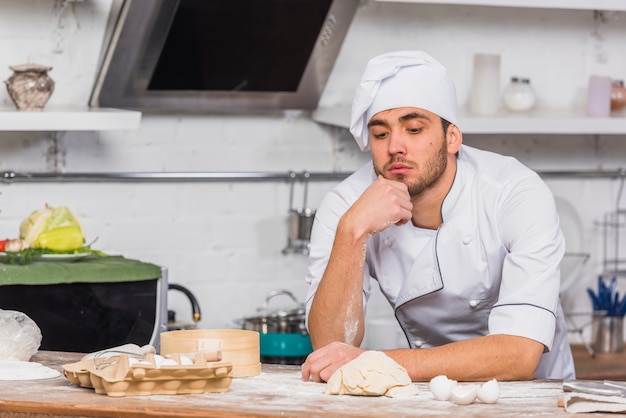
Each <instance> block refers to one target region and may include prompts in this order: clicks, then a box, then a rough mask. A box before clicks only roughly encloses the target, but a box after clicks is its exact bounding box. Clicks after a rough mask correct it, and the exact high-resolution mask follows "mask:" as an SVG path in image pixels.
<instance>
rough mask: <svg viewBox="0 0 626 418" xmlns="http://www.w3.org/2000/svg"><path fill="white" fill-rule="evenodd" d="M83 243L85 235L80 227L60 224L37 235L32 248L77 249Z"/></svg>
mask: <svg viewBox="0 0 626 418" xmlns="http://www.w3.org/2000/svg"><path fill="white" fill-rule="evenodd" d="M84 244H85V237H84V236H83V231H81V229H80V227H78V226H75V225H72V226H62V227H60V228H54V229H51V230H49V231H46V232H42V233H41V234H39V235H37V238H36V239H35V242H34V243H33V247H34V248H49V249H51V250H54V251H72V250H77V249H79V248H80V247H82V246H83V245H84Z"/></svg>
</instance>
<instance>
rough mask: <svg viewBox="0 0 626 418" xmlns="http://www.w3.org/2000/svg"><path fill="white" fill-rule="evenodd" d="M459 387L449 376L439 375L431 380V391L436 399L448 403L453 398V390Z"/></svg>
mask: <svg viewBox="0 0 626 418" xmlns="http://www.w3.org/2000/svg"><path fill="white" fill-rule="evenodd" d="M456 385H457V381H456V380H450V379H448V377H447V376H444V375H439V376H435V377H433V378H432V379H430V391H431V392H432V394H433V396H434V397H435V399H438V400H440V401H447V400H449V399H450V397H451V396H452V388H453V387H455V386H456Z"/></svg>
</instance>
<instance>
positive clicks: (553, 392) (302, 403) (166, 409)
mask: <svg viewBox="0 0 626 418" xmlns="http://www.w3.org/2000/svg"><path fill="white" fill-rule="evenodd" d="M81 356H82V355H81V354H77V353H62V352H39V353H37V354H36V355H35V356H34V357H33V358H32V360H31V361H34V362H39V363H42V364H44V365H47V366H49V367H52V368H54V369H56V370H59V371H62V368H61V366H62V365H63V364H69V363H73V362H75V361H78V360H79V359H80V357H81ZM415 385H417V386H418V388H419V389H420V393H419V394H418V395H417V396H414V397H409V398H386V397H360V396H346V395H344V396H331V395H325V394H323V390H324V385H323V384H320V383H313V382H302V381H301V379H300V367H298V366H280V365H268V364H264V365H263V371H262V373H261V374H260V375H259V376H254V377H246V378H235V379H233V382H232V384H231V386H230V387H229V389H228V392H226V393H205V394H200V395H172V396H165V395H152V396H126V397H120V398H115V397H109V396H106V395H101V394H96V393H95V392H94V391H93V390H92V389H87V388H81V387H77V386H74V385H72V384H70V382H69V381H68V380H67V379H66V378H65V377H64V376H61V377H57V378H53V379H43V380H31V381H2V380H0V412H1V413H0V415H2V416H12V417H18V416H19V417H23V418H24V417H43V416H46V417H50V416H63V417H68V416H89V417H91V416H94V417H95V416H99V417H103V416H108V417H111V416H114V417H133V418H137V417H183V416H185V417H220V418H233V417H278V416H280V417H322V416H323V417H325V418H327V417H333V418H334V417H352V416H358V417H364V418H368V417H384V418H388V417H391V416H396V417H401V416H415V415H420V416H437V417H441V416H455V417H457V416H464V417H480V418H490V417H503V416H506V417H521V416H526V417H527V416H530V415H542V416H550V417H554V416H565V415H569V414H567V413H566V412H565V411H564V410H563V408H560V407H558V406H557V401H558V398H560V397H562V396H563V391H562V382H561V381H555V380H553V381H548V380H536V381H530V382H500V393H501V395H500V400H499V401H498V403H497V404H493V405H486V404H481V403H479V402H475V403H474V404H472V405H467V406H461V405H455V404H453V403H451V402H445V401H437V400H435V399H434V398H433V397H432V394H431V393H430V391H429V389H428V384H427V383H416V384H415ZM8 413H10V415H9V414H8ZM577 416H580V417H584V416H588V417H598V414H577Z"/></svg>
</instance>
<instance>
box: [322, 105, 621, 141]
mask: <svg viewBox="0 0 626 418" xmlns="http://www.w3.org/2000/svg"><path fill="white" fill-rule="evenodd" d="M313 120H315V121H317V122H320V123H325V124H328V125H333V126H339V127H342V128H349V124H350V106H338V107H332V108H331V107H329V108H318V109H316V110H315V111H314V112H313ZM459 126H460V127H461V131H463V133H465V134H572V135H588V134H589V135H624V134H626V114H625V113H624V112H621V113H619V114H614V115H612V116H611V117H609V118H590V117H587V116H585V115H584V114H583V113H582V111H581V112H576V111H566V110H534V111H532V112H528V113H507V112H504V111H503V112H501V113H500V114H498V115H496V116H492V117H474V116H471V115H468V114H467V112H465V111H463V110H461V111H460V112H459Z"/></svg>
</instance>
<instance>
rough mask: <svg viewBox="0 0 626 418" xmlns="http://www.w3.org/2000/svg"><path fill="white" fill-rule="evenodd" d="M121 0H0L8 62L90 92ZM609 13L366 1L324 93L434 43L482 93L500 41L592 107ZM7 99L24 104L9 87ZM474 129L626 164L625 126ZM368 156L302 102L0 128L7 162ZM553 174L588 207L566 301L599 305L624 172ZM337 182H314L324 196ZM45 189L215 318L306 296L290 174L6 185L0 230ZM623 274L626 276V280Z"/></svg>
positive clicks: (541, 85)
mask: <svg viewBox="0 0 626 418" xmlns="http://www.w3.org/2000/svg"><path fill="white" fill-rule="evenodd" d="M109 3H110V2H109V0H85V1H77V2H67V3H64V2H62V1H51V0H0V51H2V54H0V78H2V79H3V80H5V79H6V78H8V77H9V75H10V74H11V71H10V70H9V69H8V66H9V65H15V64H22V63H24V62H26V61H27V60H28V58H29V57H32V58H33V60H34V61H35V62H37V63H40V64H45V65H49V66H52V67H53V70H52V71H51V72H50V76H51V77H52V78H54V79H55V81H56V90H55V93H54V95H53V97H52V99H51V100H50V102H49V104H48V106H51V107H52V106H63V105H75V106H78V105H81V106H82V105H86V104H87V102H88V98H89V94H90V92H91V87H92V84H93V80H94V77H95V73H96V69H97V63H98V59H99V53H100V46H101V43H102V36H103V28H104V25H105V22H106V18H107V12H108V6H109ZM64 4H66V5H67V7H66V8H65V9H64V8H63V5H64ZM605 17H606V22H605V23H600V22H599V21H598V20H594V18H593V13H592V12H591V11H588V12H572V11H557V10H549V9H542V10H526V9H509V8H502V9H500V8H495V9H492V8H486V7H477V8H471V7H461V6H456V7H451V6H427V5H421V6H419V7H417V6H415V5H407V4H386V3H371V4H370V3H368V2H363V4H362V6H361V8H360V10H359V12H358V14H357V16H356V18H355V21H354V24H353V26H352V28H351V30H350V32H349V34H348V38H347V40H346V43H345V45H344V47H343V49H342V51H341V54H340V56H339V59H338V60H337V64H336V66H335V70H334V72H333V75H332V77H331V80H330V81H329V84H328V88H327V90H326V92H325V94H324V97H323V98H322V103H323V104H325V105H333V104H346V103H349V101H350V98H351V94H352V90H353V88H354V85H355V84H356V83H357V82H358V78H359V76H360V72H361V70H362V67H363V65H364V64H365V62H366V60H367V59H369V58H370V57H371V56H373V55H375V54H378V53H380V52H384V51H388V50H392V49H405V48H406V49H408V48H412V49H415V48H422V49H425V50H427V51H429V52H430V53H431V54H433V55H434V56H436V57H437V58H439V59H440V60H441V61H442V62H443V63H444V64H445V65H446V66H447V67H448V68H449V70H450V72H451V74H452V75H453V77H454V78H455V79H456V81H457V86H458V91H459V102H460V103H461V104H463V103H465V102H466V101H467V97H468V92H469V87H470V85H469V83H470V77H471V59H472V55H473V53H474V52H497V53H500V54H501V56H502V62H503V66H502V82H503V83H504V82H506V80H507V79H508V77H510V76H511V75H523V76H528V77H530V78H531V79H532V83H533V85H534V86H535V88H536V90H537V95H538V99H539V102H540V104H542V105H547V106H566V105H569V104H571V105H573V106H580V105H581V104H582V100H583V97H584V89H585V85H586V80H587V77H588V76H589V75H590V74H592V73H603V74H607V75H610V76H612V77H614V78H619V77H624V78H626V53H625V50H624V48H623V45H624V44H625V40H626V22H624V19H625V15H624V14H623V13H608V14H606V16H605ZM476 21H478V22H480V23H479V24H478V25H476V23H475V22H476ZM0 104H2V105H5V106H11V102H10V100H9V98H8V95H7V94H6V92H5V91H4V90H2V91H0ZM465 142H466V143H468V144H470V145H476V146H479V147H482V148H487V149H492V150H495V151H499V152H503V153H507V154H513V155H515V156H517V157H518V158H519V159H520V160H522V161H523V162H525V163H526V164H527V165H529V166H531V167H533V168H535V169H538V170H602V169H605V170H615V169H617V168H620V167H622V166H624V165H626V137H624V136H615V137H611V136H599V137H594V136H541V135H535V136H487V137H479V136H476V135H473V136H470V135H468V136H466V138H465ZM367 160H368V156H367V155H364V154H362V153H360V151H358V148H357V147H356V145H355V144H354V142H353V140H352V139H351V137H350V136H349V134H348V133H347V132H346V131H345V130H343V129H340V128H335V127H329V126H323V125H319V124H317V123H315V122H312V121H311V119H310V117H309V115H308V114H307V113H300V112H286V113H285V114H282V115H278V116H277V115H272V116H270V115H267V116H262V115H261V116H259V115H255V116H217V115H205V116H195V117H189V116H187V117H182V116H175V115H171V116H151V115H144V117H143V121H142V125H141V128H140V129H139V130H137V131H123V132H117V131H107V132H66V133H64V132H59V133H53V132H42V133H23V132H1V131H0V171H5V170H14V171H25V172H48V171H60V172H146V171H233V172H240V171H245V172H252V171H268V172H287V171H289V170H294V171H297V172H301V171H305V170H307V171H311V172H318V171H351V170H354V169H356V168H357V167H359V166H360V165H361V164H363V163H364V162H366V161H367ZM547 182H548V184H549V185H550V187H551V188H552V189H553V190H554V192H555V194H556V195H557V196H559V197H561V198H563V199H565V200H566V201H567V202H569V203H570V204H571V205H572V206H574V208H575V209H576V212H577V215H578V216H579V217H580V222H581V224H582V237H583V239H582V242H577V243H574V244H575V246H579V247H580V249H581V251H585V252H590V253H591V254H592V258H591V259H590V260H589V261H588V262H587V263H586V264H585V265H584V266H583V268H582V269H579V270H577V271H576V272H575V273H574V274H575V275H577V281H576V284H575V286H573V287H572V288H570V289H569V290H568V291H567V292H566V293H565V294H564V295H563V301H564V304H565V306H566V310H568V311H589V309H590V306H589V303H588V302H589V301H588V299H587V296H586V294H585V293H584V289H585V287H587V286H590V285H594V280H595V276H596V275H597V274H598V272H599V271H601V267H602V230H601V228H600V227H599V226H598V225H597V223H598V222H599V221H601V220H602V217H603V215H604V214H605V213H606V212H607V211H610V210H614V208H615V207H616V204H617V203H616V198H617V196H618V186H619V182H618V181H617V180H615V179H584V180H578V179H572V178H558V179H547ZM333 184H334V182H312V183H311V184H310V186H309V197H308V202H309V204H310V206H313V207H315V206H316V204H317V203H318V202H319V200H320V199H321V196H322V195H323V193H324V192H325V191H326V190H327V189H328V188H329V187H331V186H332V185H333ZM299 186H301V184H300V185H299ZM297 192H298V193H301V189H299V188H298V190H297ZM45 203H49V204H50V205H53V206H54V205H67V206H69V207H70V208H71V209H72V210H73V211H74V212H75V213H76V214H77V215H78V216H79V217H80V218H81V219H82V221H83V223H84V224H85V228H86V231H87V238H88V240H93V239H96V238H97V242H96V243H95V244H94V247H95V248H98V249H101V250H103V251H105V252H110V253H119V254H122V255H124V256H126V257H129V258H137V259H140V260H143V261H148V262H153V263H156V264H159V265H165V266H167V267H168V269H169V271H170V280H171V281H172V282H177V283H180V284H183V285H185V286H187V287H189V288H190V289H191V290H192V291H193V292H194V293H195V294H196V296H197V297H198V299H199V301H200V305H201V308H202V311H203V320H202V322H201V324H200V325H201V326H202V327H207V328H219V327H230V326H235V325H234V323H233V321H234V320H235V319H237V318H241V317H242V316H245V315H249V314H251V313H254V310H255V309H256V307H258V306H259V305H260V304H261V302H262V300H263V297H264V295H265V294H266V293H267V292H269V291H270V290H272V289H276V288H285V289H288V290H291V291H292V292H293V293H295V294H296V295H297V296H298V297H299V298H304V295H305V292H306V285H305V283H304V281H303V276H304V271H305V265H306V259H305V257H304V256H302V255H297V254H290V255H283V254H282V253H281V250H282V248H283V247H284V246H285V244H286V241H287V210H288V205H289V184H288V183H287V182H281V181H277V182H232V183H229V182H194V183H184V182H181V183H113V182H102V183H14V184H8V183H0V236H8V237H11V236H15V235H16V234H17V228H18V225H19V222H20V221H21V220H22V219H23V218H24V217H26V216H27V215H28V214H29V213H30V212H31V211H32V210H34V209H38V208H41V207H43V206H44V204H45ZM624 245H625V246H626V243H625V244H624ZM621 286H622V287H623V288H626V281H625V282H624V283H621ZM170 307H171V308H173V309H175V310H176V311H177V312H178V318H179V319H180V320H183V321H185V320H187V321H188V320H190V306H189V304H188V303H187V301H186V300H185V299H184V297H183V296H182V294H178V292H176V293H175V292H170ZM369 317H370V318H376V319H381V320H382V321H383V322H384V321H388V320H389V319H390V318H391V314H390V312H389V309H388V307H387V306H386V303H385V302H384V300H383V299H382V298H381V297H380V295H375V296H374V304H373V306H372V307H371V308H370V310H369ZM372 323H374V322H373V321H372ZM376 324H380V321H379V322H376ZM377 326H378V329H380V326H379V325H377ZM370 345H371V346H373V347H378V346H380V345H381V342H380V341H373V342H371V343H370Z"/></svg>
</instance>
